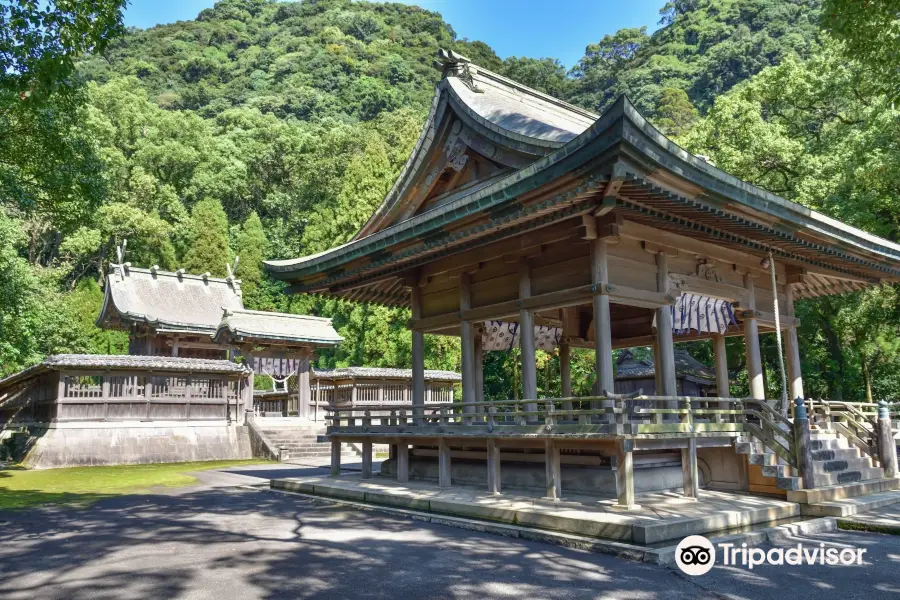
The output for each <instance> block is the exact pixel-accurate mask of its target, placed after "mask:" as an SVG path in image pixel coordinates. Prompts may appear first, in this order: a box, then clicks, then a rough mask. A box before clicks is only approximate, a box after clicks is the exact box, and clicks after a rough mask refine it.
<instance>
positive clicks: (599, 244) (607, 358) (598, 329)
mask: <svg viewBox="0 0 900 600" xmlns="http://www.w3.org/2000/svg"><path fill="white" fill-rule="evenodd" d="M591 283H592V284H594V286H596V288H597V289H596V292H599V293H596V292H595V294H594V297H593V305H594V306H593V308H594V323H593V326H594V369H595V371H596V373H597V389H596V392H597V394H603V391H604V390H606V391H607V392H608V393H610V394H613V393H615V391H616V390H615V379H614V376H613V357H612V329H611V324H610V316H609V293H608V291H607V289H606V285H607V284H608V283H609V265H608V261H607V243H606V240H605V239H604V238H597V239H595V240H592V241H591ZM612 405H613V401H612V400H604V401H603V403H602V406H603V407H604V408H610V407H612ZM612 416H613V415H606V419H605V420H608V421H612Z"/></svg>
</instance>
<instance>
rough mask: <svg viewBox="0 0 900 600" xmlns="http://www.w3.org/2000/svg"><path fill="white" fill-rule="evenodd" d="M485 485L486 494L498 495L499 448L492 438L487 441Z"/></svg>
mask: <svg viewBox="0 0 900 600" xmlns="http://www.w3.org/2000/svg"><path fill="white" fill-rule="evenodd" d="M487 484H488V493H489V494H494V495H497V494H499V493H500V448H498V447H497V442H496V441H495V440H494V439H493V438H488V440H487Z"/></svg>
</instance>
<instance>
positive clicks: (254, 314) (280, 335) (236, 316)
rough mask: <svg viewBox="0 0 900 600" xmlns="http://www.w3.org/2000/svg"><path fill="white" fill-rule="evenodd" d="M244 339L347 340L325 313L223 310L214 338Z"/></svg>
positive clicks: (330, 342) (320, 343)
mask: <svg viewBox="0 0 900 600" xmlns="http://www.w3.org/2000/svg"><path fill="white" fill-rule="evenodd" d="M244 339H246V340H248V341H249V340H252V341H262V340H266V341H275V342H284V343H286V344H292V343H302V344H310V345H314V346H334V345H336V344H339V343H341V342H343V341H344V338H342V337H341V336H340V335H338V333H337V331H335V330H334V327H332V325H331V319H326V318H324V317H311V316H308V315H295V314H289V313H275V312H265V311H260V310H238V309H229V310H226V311H224V316H223V317H222V322H221V323H220V324H219V327H218V330H217V331H216V333H215V335H214V336H213V340H214V341H215V342H218V343H240V342H241V341H243V340H244Z"/></svg>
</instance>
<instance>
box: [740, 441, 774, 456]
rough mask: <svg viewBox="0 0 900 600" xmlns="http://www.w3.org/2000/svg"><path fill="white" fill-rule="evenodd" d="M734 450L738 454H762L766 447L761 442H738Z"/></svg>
mask: <svg viewBox="0 0 900 600" xmlns="http://www.w3.org/2000/svg"><path fill="white" fill-rule="evenodd" d="M734 451H735V452H737V453H738V454H762V453H764V452H765V451H766V448H765V446H763V445H762V443H761V442H737V443H735V445H734Z"/></svg>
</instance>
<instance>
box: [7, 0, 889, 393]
mask: <svg viewBox="0 0 900 600" xmlns="http://www.w3.org/2000/svg"><path fill="white" fill-rule="evenodd" d="M857 4H858V3H855V2H844V1H842V0H825V1H824V8H823V7H820V2H819V0H673V1H671V2H668V3H666V4H665V5H664V6H663V7H662V10H661V16H662V21H661V25H662V27H661V28H660V29H659V30H657V31H656V32H654V33H653V34H652V35H651V34H648V33H647V32H646V31H645V30H642V29H623V30H620V31H618V32H616V33H614V34H611V35H607V36H605V37H603V38H602V39H600V40H599V41H598V42H597V43H596V44H591V45H589V46H588V47H587V48H586V50H585V55H584V57H583V58H582V59H581V60H580V61H579V63H578V64H577V65H575V67H574V68H573V69H572V70H571V71H569V72H568V73H567V72H566V70H565V68H564V66H563V65H561V64H560V62H559V61H558V60H556V59H554V58H546V57H545V58H530V57H510V58H506V59H505V60H501V59H500V58H499V57H497V56H496V54H495V53H494V52H493V51H492V50H491V48H490V47H489V46H487V45H486V44H484V43H482V42H468V41H460V40H457V39H456V37H455V33H454V32H453V29H452V28H451V27H450V25H448V24H447V23H445V22H444V21H443V20H442V18H441V17H440V15H438V14H437V13H433V12H429V11H425V10H422V9H420V8H417V7H415V6H408V5H400V4H390V3H388V4H370V3H366V2H351V1H350V0H306V1H305V2H302V3H301V2H282V3H279V2H271V1H268V0H223V1H222V2H219V3H218V4H217V5H216V6H215V7H214V8H212V9H208V10H204V11H203V12H201V13H200V15H198V17H197V19H196V20H193V21H185V22H179V23H174V24H171V25H164V26H159V27H154V28H152V29H148V30H132V31H129V32H127V34H125V35H123V36H121V37H119V38H117V39H111V38H109V37H108V36H109V34H110V33H114V32H115V31H116V29H117V27H116V24H117V23H118V20H117V18H118V17H116V15H117V14H118V13H116V12H109V11H110V10H113V9H115V7H116V6H117V5H116V4H115V3H112V2H102V1H98V2H92V3H86V6H87V7H88V8H87V9H86V10H88V11H100V12H93V13H91V14H98V15H102V16H103V18H101V19H99V20H97V21H96V25H97V28H96V29H90V28H89V29H85V30H82V31H81V32H80V34H79V36H80V37H79V36H76V37H74V38H71V39H72V41H73V43H72V44H71V46H70V47H69V48H67V50H66V53H65V55H64V58H63V60H62V62H60V63H58V64H57V66H54V67H52V68H49V67H48V68H49V69H50V70H48V71H46V73H49V75H40V76H38V75H35V77H34V78H32V79H31V80H29V81H32V82H33V81H38V79H40V80H41V81H45V83H46V85H44V87H42V88H41V89H44V90H48V92H47V93H45V94H43V95H42V98H41V101H40V102H32V101H23V100H17V99H16V98H18V97H17V96H16V97H13V96H3V97H0V101H2V102H3V104H4V106H3V110H2V111H0V189H2V192H3V195H2V201H0V202H2V208H0V242H2V244H0V374H4V373H9V372H11V371H14V370H16V369H18V368H21V367H22V366H26V365H28V364H32V363H34V362H36V361H37V360H40V358H41V357H42V356H44V355H45V354H47V353H51V352H60V351H87V352H121V351H124V350H125V349H126V347H127V343H126V340H125V338H124V336H123V334H121V333H114V332H103V331H100V330H98V329H97V328H95V327H94V326H93V319H94V318H95V316H96V314H97V311H98V310H99V306H100V302H101V298H102V291H101V289H100V288H99V287H98V282H100V283H102V279H103V274H104V273H105V272H106V270H107V268H108V264H109V262H110V261H111V260H114V259H115V246H116V245H117V244H120V243H121V241H122V240H123V239H127V240H128V246H127V256H126V260H128V261H130V262H131V263H132V264H135V265H139V266H150V265H153V264H158V265H159V266H160V267H162V268H166V269H175V268H178V267H183V268H186V269H187V270H188V271H191V272H197V273H202V272H206V271H209V272H211V273H213V274H216V275H223V274H224V272H225V268H226V264H231V261H233V259H234V257H235V256H238V257H239V261H238V265H237V276H238V277H240V278H241V279H242V280H243V289H244V300H245V304H246V305H247V306H248V307H249V308H259V309H267V310H283V311H291V312H298V313H310V314H318V315H324V316H330V317H333V319H334V323H335V326H336V327H337V329H338V331H339V332H340V333H341V335H343V336H344V337H345V339H346V340H347V341H346V342H345V343H344V344H342V345H341V346H339V347H338V348H337V349H335V350H333V351H328V352H324V353H323V355H322V356H321V358H320V364H321V365H322V366H343V365H351V364H356V365H361V364H365V365H372V366H405V365H408V364H409V362H410V333H409V331H408V330H407V329H406V321H407V319H408V318H409V314H408V312H407V311H402V310H389V309H385V308H383V307H377V306H365V305H351V304H347V303H343V302H339V301H336V300H328V299H322V298H316V297H309V296H286V295H285V294H283V293H282V291H281V290H282V286H281V284H279V283H278V282H275V281H273V280H271V279H269V278H268V277H266V276H265V274H264V273H263V272H262V270H261V269H260V262H261V260H263V259H266V258H283V257H289V256H297V255H301V254H309V253H313V252H318V251H322V250H325V249H327V248H330V247H332V246H334V245H336V244H340V243H343V242H345V241H347V240H348V239H349V238H350V237H351V236H352V235H353V234H354V233H355V232H356V231H357V230H358V229H359V227H360V226H361V225H362V224H363V223H365V221H366V220H367V219H368V218H369V216H370V215H371V214H372V212H373V211H374V210H375V208H376V207H377V205H378V204H379V203H380V202H381V200H382V198H383V197H384V195H385V193H386V192H387V191H388V189H389V188H390V186H391V184H392V183H393V181H394V178H395V177H396V175H397V173H398V172H399V171H400V169H401V168H402V165H403V164H404V162H405V161H406V159H407V157H408V156H409V152H410V150H411V148H412V146H413V144H414V143H415V140H416V137H417V135H418V133H419V129H420V127H421V123H422V122H423V120H424V118H425V114H426V111H427V109H428V106H429V103H430V101H431V97H432V93H433V85H434V83H435V82H436V81H437V78H438V77H439V73H438V72H437V71H435V70H434V69H433V68H432V67H431V63H432V60H433V57H434V53H435V51H436V49H437V48H439V47H444V48H448V47H449V48H452V49H454V50H456V51H458V52H460V53H462V54H465V55H467V56H469V57H470V58H472V59H473V60H474V61H475V62H476V63H477V64H479V65H481V66H483V67H485V68H488V69H492V70H494V71H497V72H498V73H501V74H503V75H505V76H507V77H510V78H512V79H514V80H517V81H520V82H522V83H524V84H526V85H530V86H532V87H534V88H536V89H538V90H540V91H542V92H545V93H548V94H551V95H553V96H556V97H559V98H561V99H563V100H568V101H570V102H573V103H575V104H578V105H581V106H583V107H584V108H587V109H589V110H593V111H596V112H600V111H602V110H604V109H605V108H606V107H608V106H609V104H610V103H611V102H613V101H614V100H615V99H616V98H617V97H618V96H619V95H620V94H623V93H626V94H628V95H629V96H630V97H631V99H632V100H633V101H634V102H635V104H636V105H637V106H638V108H639V109H640V110H642V111H643V112H644V113H645V114H646V115H647V116H648V117H650V118H651V120H653V122H654V123H655V124H656V125H657V126H658V127H659V128H660V129H661V130H663V131H664V132H665V133H666V134H667V135H669V136H672V137H675V138H676V139H677V140H678V141H679V142H680V143H682V144H683V145H685V146H686V147H688V148H689V149H690V150H691V151H693V152H695V153H699V154H704V155H707V156H709V157H710V159H711V160H712V161H713V162H715V163H716V164H717V165H718V166H720V167H722V168H724V169H725V170H727V171H729V172H731V173H733V174H735V175H737V176H739V177H742V178H744V179H746V180H748V181H751V182H753V183H756V184H759V185H761V186H763V187H765V188H767V189H770V190H771V191H773V192H775V193H778V194H780V195H783V196H785V197H787V198H790V199H792V200H796V201H797V202H800V203H802V204H805V205H807V206H809V207H811V208H814V209H816V210H819V211H822V212H824V213H826V214H828V215H831V216H833V217H836V218H839V219H841V220H844V221H847V222H849V223H852V224H854V225H856V226H858V227H861V228H863V229H866V230H868V231H872V232H873V233H877V234H879V235H883V236H886V237H888V238H890V239H893V240H895V241H896V240H897V239H898V233H897V232H898V230H900V206H898V203H897V201H896V200H895V199H896V198H898V197H900V193H898V192H900V189H898V184H897V182H898V181H900V159H898V157H900V148H898V147H897V146H898V140H900V130H898V123H900V119H898V114H897V112H896V111H895V109H894V102H895V100H896V98H895V96H896V91H897V89H898V88H897V85H896V83H897V78H896V76H897V64H896V62H893V63H892V62H891V61H896V52H893V51H892V50H891V48H892V46H891V44H895V42H896V39H897V35H896V33H897V21H896V19H895V18H894V17H896V9H893V10H890V9H889V10H886V11H877V14H876V12H874V11H873V12H872V13H868V12H867V13H866V17H867V20H865V21H860V20H859V19H858V18H856V17H858V15H856V13H855V12H854V10H855V7H856V6H857ZM863 4H867V5H868V4H878V5H879V6H882V3H863ZM888 4H894V3H893V2H891V3H883V5H885V6H886V5H888ZM59 5H60V3H25V4H22V6H25V7H26V9H27V10H30V11H32V12H34V13H35V14H37V13H39V12H41V11H44V10H58V8H57V7H58V6H59ZM47 6H49V7H50V8H46V7H47ZM854 15H856V17H855V16H854ZM114 17H115V18H114ZM820 19H821V21H822V25H823V26H824V28H825V29H824V30H823V29H820ZM77 23H78V24H81V23H82V22H81V21H77ZM80 26H82V25H80ZM0 27H4V28H6V29H5V30H4V31H3V32H2V34H0V59H3V60H7V61H15V60H19V61H21V60H22V58H21V57H15V56H11V55H9V54H7V55H4V54H3V52H4V46H3V44H4V43H7V44H8V41H9V40H10V39H15V37H16V36H19V38H21V37H22V34H17V33H16V32H15V30H14V29H12V28H10V27H9V26H8V24H6V23H4V22H3V21H2V20H0ZM104 28H105V29H104ZM52 33H53V32H52V31H48V37H47V39H43V38H42V39H40V40H31V43H32V46H31V48H32V50H33V53H34V56H41V53H42V52H44V51H46V50H47V49H48V48H49V49H52V48H53V47H55V46H54V44H55V41H54V39H52V38H53V35H52ZM97 35H99V36H100V37H99V38H98V37H97ZM834 38H837V39H834ZM876 40H877V41H876ZM107 42H108V43H107ZM104 46H105V52H100V51H101V50H103V49H104ZM84 51H90V52H89V53H88V54H87V55H85V56H83V57H82V58H81V59H80V60H79V61H78V62H77V64H76V67H77V71H78V75H79V77H77V78H76V77H72V72H71V69H70V67H69V66H68V65H69V62H66V61H71V57H73V56H75V55H77V54H80V53H82V52H84ZM891 52H893V54H892V53H891ZM23 56H24V55H23ZM7 64H8V65H16V64H18V65H26V63H25V62H18V63H16V62H7ZM34 64H36V65H38V66H40V65H42V64H44V63H40V62H37V63H34ZM21 72H22V73H23V74H27V73H29V72H34V73H37V71H33V70H32V67H31V66H27V68H24V69H23V70H22V71H21ZM5 73H6V74H7V75H9V76H12V75H15V74H16V73H17V71H16V68H12V69H10V68H7V69H6V70H5ZM41 78H43V79H41ZM25 80H26V79H25V75H23V77H22V78H20V79H18V80H15V81H13V80H10V84H9V85H10V86H11V87H9V89H16V90H21V89H23V88H21V85H23V82H24V81H25ZM54 82H55V83H54ZM61 82H67V83H69V85H65V86H61V85H59V84H60V83H61ZM15 86H20V87H18V88H16V87H15ZM55 90H57V91H58V90H63V92H62V93H52V92H54V91H55ZM898 305H900V302H898V293H897V290H896V289H895V288H891V287H885V288H879V289H877V290H874V291H871V292H867V293H864V294H855V295H852V296H848V297H828V298H825V299H822V300H818V301H804V302H800V303H799V304H798V308H797V311H798V315H799V316H800V318H801V319H802V322H803V326H802V330H801V345H802V347H803V348H804V357H803V358H804V371H805V376H806V384H807V389H808V392H809V393H810V394H812V395H823V396H824V395H829V396H841V395H843V396H844V397H847V398H854V399H862V398H864V397H866V396H867V390H869V394H868V395H870V397H874V398H876V399H877V398H881V397H897V396H898V395H900V369H898V368H897V367H898V366H900V348H898V343H897V339H898V335H897V333H898V328H897V324H898V323H900V308H898ZM762 342H763V344H762V345H763V352H764V355H765V361H766V365H767V370H766V381H767V386H768V389H769V393H770V394H772V395H773V396H778V395H779V390H778V388H779V385H780V377H779V375H778V373H777V371H776V368H777V360H776V354H775V352H776V348H775V341H774V338H773V336H763V340H762ZM687 346H688V347H689V349H690V352H691V353H692V354H694V355H695V356H697V357H698V358H700V359H701V360H706V361H707V362H709V359H710V358H711V349H710V345H709V344H708V343H704V342H689V343H688V344H687ZM728 352H729V364H730V366H731V368H732V369H733V370H734V372H735V373H736V376H737V386H738V387H737V388H736V389H735V390H734V391H735V392H739V391H740V390H741V389H742V388H746V374H745V372H744V371H742V363H743V357H742V354H743V345H742V342H741V340H740V339H730V340H729V347H728ZM426 357H427V366H428V367H429V368H446V369H458V368H459V349H458V342H457V340H456V339H455V338H445V337H438V336H427V337H426ZM516 357H517V354H516V352H515V351H514V352H511V353H508V354H501V353H489V354H488V355H487V357H486V373H485V384H486V387H487V395H488V397H492V398H501V397H509V396H511V395H513V394H514V393H515V389H514V386H520V385H521V382H520V375H519V373H518V367H517V366H516ZM538 366H539V371H538V386H539V389H540V390H541V393H542V394H548V395H551V394H552V395H558V394H559V393H560V389H559V386H560V384H559V373H558V357H557V356H556V355H553V354H545V353H539V359H538ZM572 371H573V379H574V387H575V392H576V393H580V394H585V393H588V392H589V391H590V389H591V386H592V384H593V381H594V375H593V359H592V356H591V353H590V352H580V351H579V352H575V353H574V354H573V365H572Z"/></svg>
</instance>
